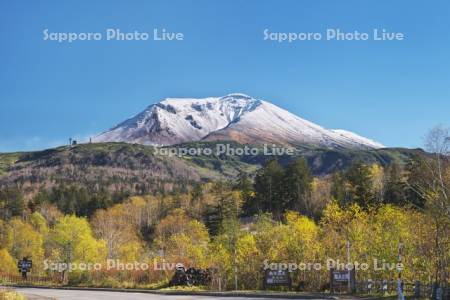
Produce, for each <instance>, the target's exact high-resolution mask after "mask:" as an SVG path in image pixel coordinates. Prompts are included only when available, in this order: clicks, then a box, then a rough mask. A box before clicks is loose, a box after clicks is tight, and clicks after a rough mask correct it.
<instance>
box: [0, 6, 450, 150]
mask: <svg viewBox="0 0 450 300" xmlns="http://www.w3.org/2000/svg"><path fill="white" fill-rule="evenodd" d="M449 13H450V2H448V1H411V0H409V1H390V0H373V1H372V0H370V1H369V0H367V1H361V0H356V1H325V0H311V1H306V0H302V1H297V0H293V1H275V0H273V1H262V0H260V1H256V0H247V1H237V0H236V1H217V0H207V1H206V0H205V1H202V0H195V1H194V0H191V1H188V0H183V1H171V0H164V1H56V0H55V1H47V0H44V1H20V0H19V1H5V0H2V1H0V39H1V47H0V87H1V88H0V151H15V150H32V149H43V148H47V147H53V146H57V145H60V144H62V143H65V142H66V140H67V139H68V138H69V137H76V138H82V137H87V136H89V135H93V134H95V133H99V132H101V131H103V130H106V129H108V128H110V127H112V126H113V125H115V124H116V123H118V122H120V121H122V120H124V119H126V118H127V117H130V116H131V115H134V114H135V113H137V112H140V111H141V110H143V109H144V108H145V107H146V106H148V105H149V104H151V103H154V102H156V101H158V100H160V99H162V98H165V97H183V96H185V97H204V96H221V95H225V94H229V93H232V92H242V93H246V94H249V95H251V96H254V97H257V98H262V99H265V100H268V101H271V102H273V103H274V104H276V105H279V106H281V107H283V108H285V109H288V110H289V111H291V112H293V113H295V114H297V115H299V116H301V117H303V118H305V119H308V120H310V121H313V122H315V123H317V124H320V125H322V126H324V127H328V128H342V129H347V130H351V131H354V132H356V133H359V134H361V135H363V136H366V137H369V138H372V139H375V140H377V141H380V142H382V143H384V144H385V145H387V146H403V147H419V146H421V145H422V138H423V136H424V135H425V134H426V132H427V130H429V129H430V128H432V127H434V126H435V125H438V124H444V125H450V124H449V123H450V56H449V53H450V34H449V30H450V18H449ZM107 28H119V29H120V30H121V31H123V32H127V31H134V30H138V31H140V32H152V31H153V29H154V28H159V29H162V28H165V29H166V30H168V31H171V32H182V33H183V34H184V40H183V41H177V42H173V41H171V42H169V41H164V42H161V41H160V42H155V41H152V40H148V41H105V40H102V41H78V42H73V43H58V42H55V41H44V40H43V30H44V29H49V31H50V32H101V33H104V31H105V30H106V29H107ZM327 28H340V29H341V30H343V31H346V32H352V31H355V30H357V31H359V32H369V33H371V32H372V30H373V29H375V28H378V29H383V28H384V29H387V30H389V31H395V32H402V33H404V34H405V35H406V39H405V40H403V41H389V42H387V41H384V42H380V41H325V40H322V41H301V42H298V41H297V42H293V43H286V42H285V43H278V42H274V41H264V40H263V37H264V35H263V30H264V29H269V30H270V32H322V33H323V32H324V31H325V30H326V29H327Z"/></svg>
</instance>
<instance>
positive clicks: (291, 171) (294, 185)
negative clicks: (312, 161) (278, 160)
mask: <svg viewBox="0 0 450 300" xmlns="http://www.w3.org/2000/svg"><path fill="white" fill-rule="evenodd" d="M283 181H284V189H283V190H284V197H283V202H284V203H283V212H284V211H285V210H293V211H298V212H301V213H303V214H308V215H310V213H311V211H312V209H311V205H310V199H311V184H312V181H313V176H312V174H311V171H310V170H309V167H308V163H307V162H306V160H305V159H304V158H300V159H296V160H294V161H292V162H291V163H289V165H288V166H287V168H286V171H285V173H284V180H283Z"/></svg>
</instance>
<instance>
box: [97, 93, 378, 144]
mask: <svg viewBox="0 0 450 300" xmlns="http://www.w3.org/2000/svg"><path fill="white" fill-rule="evenodd" d="M200 140H234V141H238V142H241V143H252V144H263V143H274V144H281V145H300V144H304V145H315V146H322V147H328V148H359V149H361V148H362V149H367V148H381V147H383V145H381V144H379V143H376V142H374V141H372V140H369V139H366V138H364V137H361V136H359V135H357V134H355V133H352V132H348V131H345V130H328V129H325V128H322V127H320V126H319V125H316V124H314V123H311V122H309V121H307V120H304V119H302V118H300V117H298V116H296V115H294V114H292V113H290V112H288V111H286V110H284V109H282V108H280V107H278V106H276V105H273V104H271V103H269V102H266V101H262V100H259V99H255V98H253V97H251V96H248V95H246V94H242V93H232V94H228V95H226V96H222V97H208V98H200V99H198V98H166V99H164V100H162V101H160V102H158V103H156V104H153V105H150V106H149V107H147V109H145V110H144V111H143V112H141V113H139V114H137V115H136V116H134V117H132V118H130V119H128V120H126V121H124V122H122V123H120V124H119V125H117V126H115V127H113V128H112V129H111V130H109V131H106V132H104V133H102V134H100V135H99V136H97V137H95V138H94V141H97V142H111V141H115V142H129V143H138V144H146V145H174V144H178V143H184V142H192V141H200Z"/></svg>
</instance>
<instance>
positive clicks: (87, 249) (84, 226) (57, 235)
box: [48, 215, 106, 279]
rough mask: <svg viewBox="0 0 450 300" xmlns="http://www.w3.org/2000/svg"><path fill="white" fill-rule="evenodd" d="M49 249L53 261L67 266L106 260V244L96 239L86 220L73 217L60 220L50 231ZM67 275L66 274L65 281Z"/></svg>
mask: <svg viewBox="0 0 450 300" xmlns="http://www.w3.org/2000/svg"><path fill="white" fill-rule="evenodd" d="M48 249H50V250H51V252H52V259H54V260H57V262H63V263H67V264H68V263H74V264H80V263H104V261H105V259H106V245H105V242H104V241H102V240H96V239H95V238H94V236H93V233H92V230H91V227H90V225H89V223H88V221H87V220H86V219H85V218H78V217H76V216H73V215H70V216H65V217H63V218H61V219H59V220H58V221H57V223H56V224H55V226H54V227H53V228H52V229H51V230H50V233H49V239H48ZM65 275H66V273H65V272H64V273H63V276H64V277H63V278H64V279H66V278H65ZM77 275H79V274H77V273H76V274H75V276H74V277H76V276H77Z"/></svg>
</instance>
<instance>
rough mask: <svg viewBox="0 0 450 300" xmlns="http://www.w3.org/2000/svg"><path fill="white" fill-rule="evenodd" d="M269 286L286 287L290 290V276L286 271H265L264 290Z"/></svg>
mask: <svg viewBox="0 0 450 300" xmlns="http://www.w3.org/2000/svg"><path fill="white" fill-rule="evenodd" d="M269 286H288V287H289V288H291V276H290V274H289V271H288V270H266V272H265V276H264V288H267V287H269Z"/></svg>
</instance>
